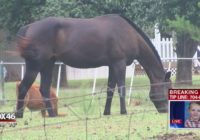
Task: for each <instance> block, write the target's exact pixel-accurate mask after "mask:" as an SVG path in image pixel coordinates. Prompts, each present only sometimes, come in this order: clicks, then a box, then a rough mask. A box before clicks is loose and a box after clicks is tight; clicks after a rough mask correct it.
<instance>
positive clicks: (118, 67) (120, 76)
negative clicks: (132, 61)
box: [113, 60, 127, 114]
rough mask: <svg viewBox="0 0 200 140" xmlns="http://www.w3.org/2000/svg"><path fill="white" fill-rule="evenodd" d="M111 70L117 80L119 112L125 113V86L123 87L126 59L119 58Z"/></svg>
mask: <svg viewBox="0 0 200 140" xmlns="http://www.w3.org/2000/svg"><path fill="white" fill-rule="evenodd" d="M113 70H114V74H115V78H116V81H117V87H118V93H119V96H120V110H121V111H120V113H121V114H127V111H126V103H125V96H126V87H125V76H126V61H124V60H121V61H118V62H115V63H114V64H113Z"/></svg>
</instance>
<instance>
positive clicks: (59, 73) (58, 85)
mask: <svg viewBox="0 0 200 140" xmlns="http://www.w3.org/2000/svg"><path fill="white" fill-rule="evenodd" d="M58 65H59V67H58V79H57V85H56V96H57V97H58V93H59V90H60V76H61V67H62V64H58Z"/></svg>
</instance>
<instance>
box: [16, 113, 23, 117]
mask: <svg viewBox="0 0 200 140" xmlns="http://www.w3.org/2000/svg"><path fill="white" fill-rule="evenodd" d="M15 117H16V118H23V113H19V112H16V113H15Z"/></svg>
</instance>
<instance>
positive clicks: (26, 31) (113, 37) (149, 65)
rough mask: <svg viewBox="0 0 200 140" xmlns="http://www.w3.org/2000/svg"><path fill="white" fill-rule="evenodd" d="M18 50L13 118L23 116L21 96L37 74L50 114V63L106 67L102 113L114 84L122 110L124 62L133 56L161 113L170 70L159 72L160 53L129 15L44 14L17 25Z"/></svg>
mask: <svg viewBox="0 0 200 140" xmlns="http://www.w3.org/2000/svg"><path fill="white" fill-rule="evenodd" d="M17 36H18V48H19V50H20V53H21V56H22V57H23V58H24V59H25V62H26V73H25V76H24V79H23V80H22V83H21V84H20V86H19V96H18V99H19V100H18V103H17V112H16V116H17V117H23V104H24V102H23V99H24V97H25V95H26V93H27V91H28V89H29V88H30V87H31V85H32V83H33V82H34V80H35V78H36V76H37V74H38V73H39V72H40V74H41V85H40V91H41V93H42V96H43V99H44V101H45V103H46V107H47V108H48V109H47V110H48V113H49V116H52V117H53V116H55V113H54V112H53V111H52V107H51V103H50V102H49V100H48V99H49V89H50V85H51V81H52V71H53V66H54V63H55V61H57V60H58V61H62V62H64V63H65V64H66V65H70V66H73V67H76V68H95V67H100V66H108V67H109V78H108V91H107V100H106V105H105V110H104V114H105V115H109V114H110V108H111V102H112V97H113V92H114V89H115V86H116V85H117V87H118V92H119V97H120V109H121V114H126V113H127V111H126V106H125V73H126V66H127V65H130V64H131V63H132V62H133V60H134V59H137V60H138V61H139V62H140V64H141V65H142V66H143V67H144V69H145V71H146V73H147V75H148V77H149V79H150V82H151V84H152V86H151V90H150V99H151V100H152V101H153V103H154V105H155V107H156V108H157V110H158V111H159V112H166V111H167V106H168V105H167V90H168V88H170V83H163V82H169V81H170V80H169V78H170V73H165V71H164V69H163V66H162V63H161V60H160V57H159V55H158V53H157V51H156V50H155V48H154V46H153V44H152V43H151V41H150V40H149V38H148V37H147V36H146V35H145V34H144V33H143V32H142V31H141V30H140V29H139V28H138V27H137V26H136V25H135V24H134V23H132V22H131V21H130V20H129V19H127V18H125V17H123V16H119V15H114V14H111V15H105V16H99V17H95V18H90V19H73V18H56V17H50V18H45V19H43V20H40V21H37V22H34V23H32V24H29V25H27V26H24V27H22V28H21V29H20V30H19V32H18V34H17Z"/></svg>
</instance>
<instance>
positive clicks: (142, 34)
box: [119, 15, 162, 65]
mask: <svg viewBox="0 0 200 140" xmlns="http://www.w3.org/2000/svg"><path fill="white" fill-rule="evenodd" d="M119 16H120V17H122V18H123V19H125V20H126V21H127V22H128V23H129V24H130V25H131V26H132V27H133V28H134V29H135V30H136V31H137V32H138V33H139V34H140V35H141V36H142V37H143V39H144V40H145V41H146V43H147V44H148V45H149V46H150V47H151V49H152V50H153V52H154V54H155V55H156V57H157V58H158V60H159V62H160V63H161V65H162V62H161V59H160V56H159V54H158V52H157V50H156V49H155V47H154V45H153V44H152V42H151V41H150V39H149V38H148V37H147V35H146V34H145V33H144V32H143V31H142V30H141V29H140V28H139V27H138V26H137V25H136V24H135V23H133V22H132V21H131V20H130V19H128V18H127V17H125V16H123V15H119Z"/></svg>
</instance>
